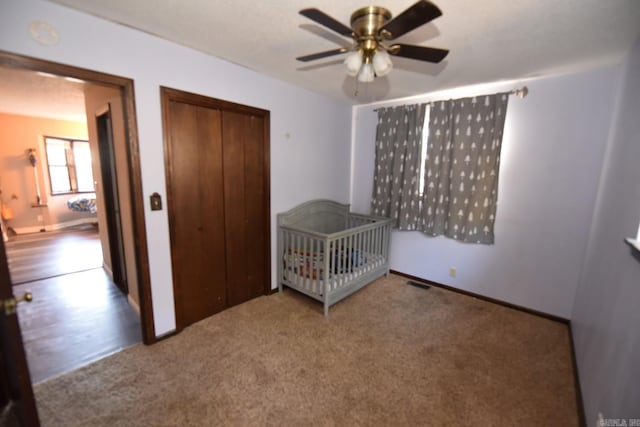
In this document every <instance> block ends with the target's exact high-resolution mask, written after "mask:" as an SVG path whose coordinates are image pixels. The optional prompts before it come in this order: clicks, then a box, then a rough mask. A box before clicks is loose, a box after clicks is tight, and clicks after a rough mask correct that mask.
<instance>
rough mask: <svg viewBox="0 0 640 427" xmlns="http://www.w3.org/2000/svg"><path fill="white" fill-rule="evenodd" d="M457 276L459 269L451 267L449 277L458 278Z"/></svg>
mask: <svg viewBox="0 0 640 427" xmlns="http://www.w3.org/2000/svg"><path fill="white" fill-rule="evenodd" d="M456 274H458V269H457V268H455V267H451V268H450V269H449V276H451V277H456Z"/></svg>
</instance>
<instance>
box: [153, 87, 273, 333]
mask: <svg viewBox="0 0 640 427" xmlns="http://www.w3.org/2000/svg"><path fill="white" fill-rule="evenodd" d="M162 104H163V114H164V128H165V129H164V133H165V164H166V171H167V205H168V209H169V228H170V236H171V258H172V270H173V287H174V299H175V309H176V324H177V329H178V330H180V329H182V328H184V327H186V326H188V325H190V324H192V323H194V322H197V321H198V320H201V319H204V318H206V317H208V316H210V315H212V314H215V313H217V312H219V311H221V310H224V309H225V308H228V307H231V306H233V305H236V304H240V303H242V302H244V301H247V300H249V299H251V298H255V297H257V296H260V295H264V294H266V293H267V292H268V291H269V289H270V286H269V277H270V270H269V260H270V256H269V248H270V245H269V223H270V221H269V179H268V177H269V170H268V160H269V156H268V153H269V151H268V150H269V145H268V135H269V133H268V129H269V123H268V122H269V113H268V112H267V111H264V110H259V109H254V108H252V107H246V106H240V105H237V104H232V103H228V102H225V101H219V100H215V99H211V98H205V97H202V96H199V95H194V94H188V93H185V92H180V91H176V90H173V89H167V88H162Z"/></svg>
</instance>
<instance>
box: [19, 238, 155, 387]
mask: <svg viewBox="0 0 640 427" xmlns="http://www.w3.org/2000/svg"><path fill="white" fill-rule="evenodd" d="M43 234H47V233H43ZM79 234H80V235H79ZM81 234H82V233H77V232H75V231H72V232H70V233H64V232H59V233H56V235H51V236H46V239H45V241H46V244H44V245H42V247H38V245H37V244H34V242H35V240H38V239H37V237H45V236H33V235H32V236H31V239H28V238H27V236H20V237H23V243H24V241H27V240H30V242H29V245H30V248H29V251H31V252H39V253H40V256H39V257H32V258H31V259H32V261H31V263H32V265H33V268H32V270H33V271H49V272H51V271H56V270H55V269H51V268H49V267H46V265H47V264H49V265H52V264H55V262H51V259H53V260H56V259H60V258H62V256H63V254H67V255H68V254H69V253H75V254H76V257H81V255H78V254H82V253H85V254H87V255H88V256H87V257H86V258H91V257H92V256H93V255H95V252H96V251H95V246H97V251H98V252H100V253H101V250H100V241H99V239H96V238H95V236H94V235H93V234H97V232H96V231H95V230H94V232H93V233H86V235H85V236H84V238H83V237H82V236H81ZM10 243H11V242H10ZM10 246H11V245H7V248H8V249H7V255H8V256H9V257H10V259H15V257H14V258H11V257H12V256H14V255H15V253H14V254H12V253H11V249H10ZM94 258H95V257H94ZM79 261H80V262H79V263H78V264H77V265H78V268H80V269H82V270H83V271H78V272H74V273H68V274H64V273H63V274H59V275H55V276H54V277H49V278H42V279H39V280H32V281H28V282H26V283H22V284H19V285H14V286H13V290H14V294H15V295H16V296H20V295H22V294H24V292H26V291H30V292H32V293H33V301H32V302H31V303H28V304H27V303H22V304H20V305H19V306H18V318H19V320H20V328H21V330H22V337H23V341H24V345H25V350H26V353H27V362H28V364H29V370H30V373H31V380H32V382H34V383H37V382H41V381H43V380H45V379H48V378H51V377H54V376H57V375H60V374H62V373H64V372H67V371H70V370H73V369H77V368H79V367H81V366H83V365H85V364H87V363H90V362H92V361H95V360H97V359H100V358H102V357H104V356H107V355H109V354H112V353H114V352H117V351H120V350H122V349H124V348H126V347H129V346H131V345H134V344H136V343H139V342H141V340H142V336H141V327H140V319H139V317H138V315H137V313H136V312H135V310H134V309H133V308H132V307H131V306H130V305H129V303H128V301H127V297H126V295H123V294H122V293H121V292H120V290H119V289H118V288H117V287H116V286H115V285H114V284H113V282H111V280H110V278H109V276H108V275H107V274H106V273H105V271H104V270H103V269H102V268H101V267H100V268H92V269H88V270H87V269H85V268H84V267H85V266H86V265H89V264H90V262H89V261H88V260H87V259H84V260H82V259H80V260H79ZM94 261H95V260H94ZM101 262H102V258H101V256H100V264H101ZM40 264H42V265H43V266H44V267H41V266H40ZM10 268H11V267H10ZM65 269H67V270H68V269H69V265H68V263H67V265H66V266H65ZM58 271H60V270H58ZM11 273H12V277H14V276H13V271H11Z"/></svg>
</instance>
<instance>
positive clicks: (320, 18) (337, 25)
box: [300, 8, 353, 37]
mask: <svg viewBox="0 0 640 427" xmlns="http://www.w3.org/2000/svg"><path fill="white" fill-rule="evenodd" d="M300 15H302V16H306V17H307V18H309V19H311V20H312V21H315V22H317V23H318V24H320V25H323V26H325V27H327V28H329V29H331V30H333V31H335V32H336V33H338V34H341V35H343V36H345V37H351V34H352V33H353V30H352V29H351V28H349V27H347V26H346V25H344V24H343V23H341V22H339V21H336V20H335V19H333V18H332V17H330V16H329V15H327V14H326V13H324V12H322V11H321V10H318V9H316V8H309V9H302V10H301V11H300Z"/></svg>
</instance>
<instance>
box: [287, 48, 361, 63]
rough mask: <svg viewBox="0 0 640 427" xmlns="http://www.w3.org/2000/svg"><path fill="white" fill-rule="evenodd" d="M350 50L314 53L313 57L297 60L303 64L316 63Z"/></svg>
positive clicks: (300, 57) (303, 57) (306, 56)
mask: <svg viewBox="0 0 640 427" xmlns="http://www.w3.org/2000/svg"><path fill="white" fill-rule="evenodd" d="M348 50H349V49H347V48H346V47H341V48H340V49H333V50H326V51H324V52H318V53H312V54H311V55H305V56H299V57H297V58H296V59H297V60H298V61H302V62H309V61H314V60H316V59H321V58H326V57H327V56H333V55H339V54H341V53H345V52H347V51H348Z"/></svg>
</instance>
